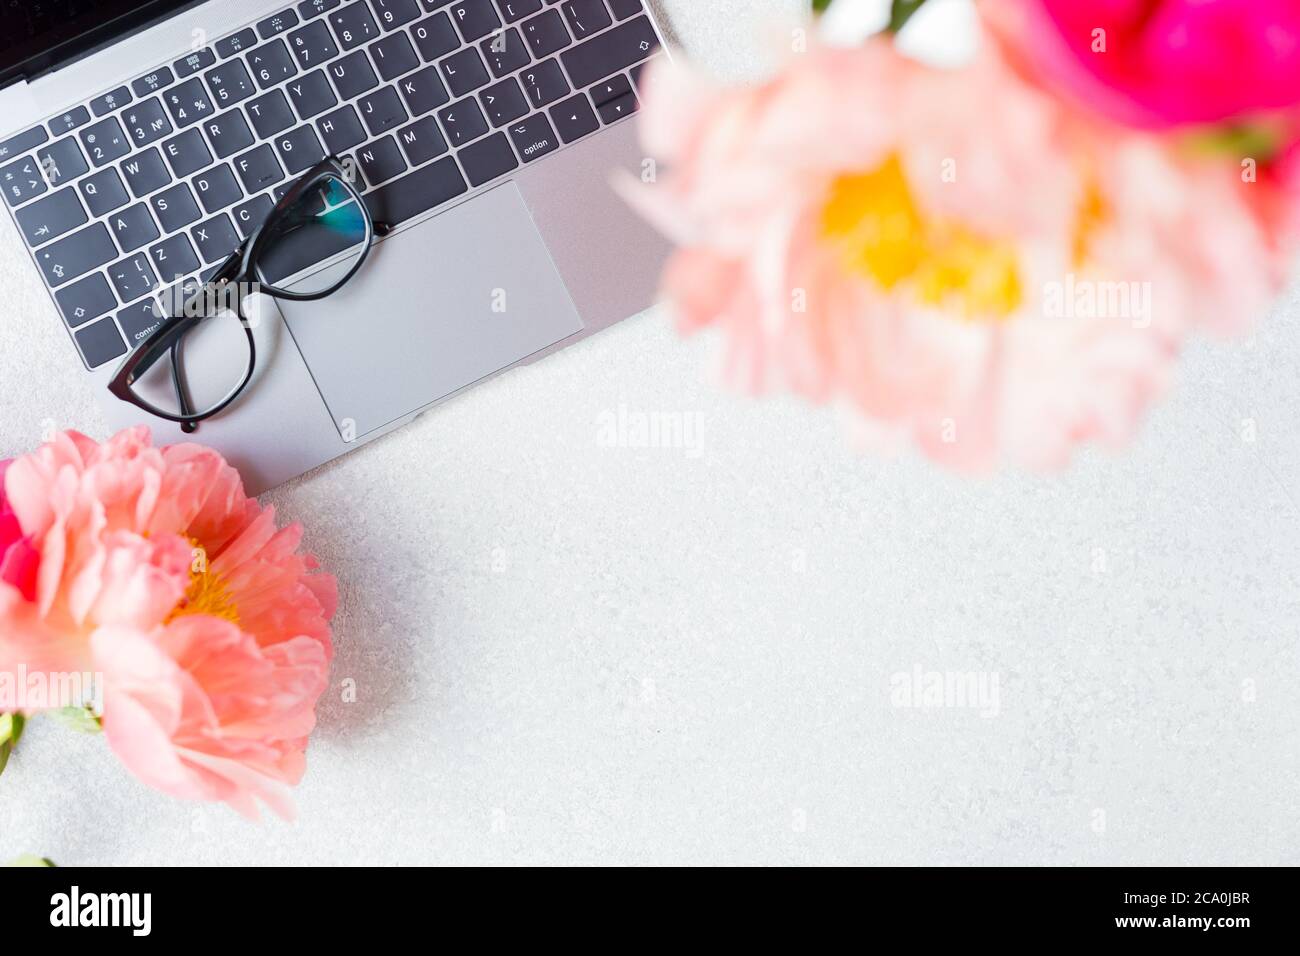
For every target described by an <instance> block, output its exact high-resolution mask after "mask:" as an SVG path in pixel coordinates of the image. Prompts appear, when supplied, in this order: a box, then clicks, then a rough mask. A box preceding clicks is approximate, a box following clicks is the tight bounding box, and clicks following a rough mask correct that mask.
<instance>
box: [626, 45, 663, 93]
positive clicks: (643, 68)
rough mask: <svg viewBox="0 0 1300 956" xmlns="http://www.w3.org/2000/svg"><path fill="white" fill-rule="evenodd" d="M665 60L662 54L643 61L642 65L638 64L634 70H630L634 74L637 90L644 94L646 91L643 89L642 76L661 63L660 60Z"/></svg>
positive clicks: (633, 80) (634, 83) (633, 78)
mask: <svg viewBox="0 0 1300 956" xmlns="http://www.w3.org/2000/svg"><path fill="white" fill-rule="evenodd" d="M663 58H664V57H663V55H662V54H660V55H659V56H654V57H651V58H650V59H648V60H642V61H641V62H640V63H638V64H637V65H636V66H634V67H632V69H630V70H628V72H629V73H631V74H632V83H633V85H634V86H636V88H637V89H638V90H639V91H640V92H642V93H644V92H645V90H644V89H642V87H641V76H642V74H643V73H645V71H646V70H647V69H648V68H649V67H652V66H654V65H655V64H656V63H658V62H659V61H660V60H662V59H663Z"/></svg>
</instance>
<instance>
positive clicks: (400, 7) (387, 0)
mask: <svg viewBox="0 0 1300 956" xmlns="http://www.w3.org/2000/svg"><path fill="white" fill-rule="evenodd" d="M370 6H371V8H372V9H373V10H374V11H375V16H376V17H377V18H378V20H379V25H380V26H382V27H383V28H384V29H385V30H396V29H397V28H398V27H400V26H401V25H402V24H404V23H410V22H411V21H412V20H414V19H415V18H416V17H418V16H419V15H420V8H419V7H418V6H417V5H416V3H415V0H370Z"/></svg>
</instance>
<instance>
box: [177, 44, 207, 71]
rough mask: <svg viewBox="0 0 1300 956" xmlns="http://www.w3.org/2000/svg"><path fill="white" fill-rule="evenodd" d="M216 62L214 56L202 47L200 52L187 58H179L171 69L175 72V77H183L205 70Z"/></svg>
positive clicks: (195, 52)
mask: <svg viewBox="0 0 1300 956" xmlns="http://www.w3.org/2000/svg"><path fill="white" fill-rule="evenodd" d="M216 62H217V57H216V54H215V53H213V52H212V51H211V50H209V49H207V48H206V47H204V48H203V49H202V50H195V51H194V52H193V53H191V54H189V55H188V56H183V57H181V58H180V59H179V60H177V61H176V62H175V63H173V64H172V69H174V70H175V71H176V75H177V76H180V77H185V76H189V75H190V74H191V73H197V72H198V71H199V70H206V69H207V68H208V67H210V66H211V65H212V64H213V63H216Z"/></svg>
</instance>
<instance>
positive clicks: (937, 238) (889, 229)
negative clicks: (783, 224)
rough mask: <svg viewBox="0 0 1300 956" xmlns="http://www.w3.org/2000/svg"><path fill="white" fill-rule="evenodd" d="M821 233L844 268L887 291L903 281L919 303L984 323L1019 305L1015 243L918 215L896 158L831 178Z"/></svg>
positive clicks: (1010, 311) (1020, 300)
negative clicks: (831, 243) (835, 247)
mask: <svg viewBox="0 0 1300 956" xmlns="http://www.w3.org/2000/svg"><path fill="white" fill-rule="evenodd" d="M821 227H822V234H823V235H824V236H825V237H827V238H828V239H830V240H832V241H834V242H835V243H837V244H838V245H839V246H840V247H841V249H842V250H843V253H844V257H845V263H846V265H847V267H848V268H849V269H850V270H852V271H854V272H858V273H860V274H862V275H864V276H866V277H867V278H869V279H871V280H873V281H875V282H876V283H877V284H878V285H879V286H880V287H881V288H882V289H885V290H886V291H893V290H894V289H896V288H899V287H901V286H903V285H904V284H905V283H906V284H907V286H908V287H909V288H910V289H911V290H912V293H913V294H914V295H915V297H916V298H917V299H918V300H919V301H921V302H923V303H925V304H926V305H931V306H935V307H939V308H946V309H953V310H955V311H956V312H958V313H960V314H961V315H962V316H963V317H965V318H967V319H982V320H986V321H988V320H991V321H999V320H1001V319H1005V318H1007V317H1008V316H1010V315H1011V314H1012V313H1014V312H1015V311H1016V310H1017V309H1018V308H1019V307H1020V304H1021V302H1022V301H1023V298H1024V294H1023V290H1022V287H1021V280H1020V268H1019V262H1018V260H1017V257H1016V250H1015V247H1014V245H1013V244H1012V243H1010V242H1007V241H1004V240H999V239H994V238H990V237H987V236H982V235H979V234H978V233H976V232H974V231H972V230H970V229H967V228H966V227H965V226H962V225H960V224H956V223H947V222H941V221H938V220H935V219H933V218H929V217H926V216H925V215H923V214H922V213H921V211H920V210H919V209H918V208H917V204H916V200H915V199H914V198H913V196H912V191H911V189H910V188H909V186H908V183H907V176H906V174H905V173H904V171H903V163H902V161H901V160H900V158H899V156H898V154H896V153H895V154H891V155H890V157H889V158H888V159H887V160H885V162H884V163H882V164H881V165H880V166H879V167H877V168H876V169H874V170H871V171H870V172H866V173H851V174H845V175H842V176H839V177H838V178H836V180H835V181H834V183H833V184H832V185H831V189H830V196H829V198H828V200H827V202H826V205H825V207H824V208H823V209H822V221H821Z"/></svg>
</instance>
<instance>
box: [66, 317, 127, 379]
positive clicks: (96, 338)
mask: <svg viewBox="0 0 1300 956" xmlns="http://www.w3.org/2000/svg"><path fill="white" fill-rule="evenodd" d="M74 338H76V340H77V348H79V349H81V354H82V356H83V357H84V358H85V360H86V364H87V365H88V366H89V367H91V368H98V367H99V366H101V365H103V364H104V363H106V362H111V361H113V359H115V358H118V357H120V356H122V355H125V354H126V343H125V342H123V341H122V333H121V332H119V331H118V330H117V326H116V325H114V324H113V320H112V319H104V320H102V321H100V322H96V323H95V324H94V325H88V326H86V327H85V328H84V329H82V330H81V331H79V332H77V333H76V335H75V336H74Z"/></svg>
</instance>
